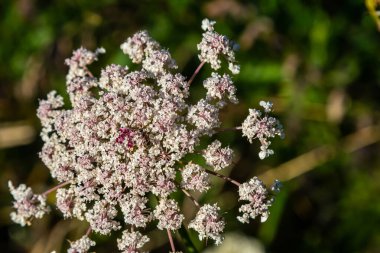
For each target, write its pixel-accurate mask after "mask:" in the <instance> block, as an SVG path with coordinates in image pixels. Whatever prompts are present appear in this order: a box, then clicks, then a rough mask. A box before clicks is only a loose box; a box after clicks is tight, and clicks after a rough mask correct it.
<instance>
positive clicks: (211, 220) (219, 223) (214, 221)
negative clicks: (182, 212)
mask: <svg viewBox="0 0 380 253" xmlns="http://www.w3.org/2000/svg"><path fill="white" fill-rule="evenodd" d="M219 211H220V208H219V207H218V206H217V205H216V204H214V205H210V204H206V205H204V206H202V207H201V208H200V209H199V211H198V213H197V215H196V216H195V218H194V220H192V221H191V222H190V224H189V228H192V229H194V230H195V231H197V232H198V233H199V239H200V240H203V239H204V238H211V239H213V240H215V243H216V244H221V243H222V240H223V237H222V236H221V233H222V232H223V230H224V226H225V222H224V220H223V218H221V217H220V215H219Z"/></svg>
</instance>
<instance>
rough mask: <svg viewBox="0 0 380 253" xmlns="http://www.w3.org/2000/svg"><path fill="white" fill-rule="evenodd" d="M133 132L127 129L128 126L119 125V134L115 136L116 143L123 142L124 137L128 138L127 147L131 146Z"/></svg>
mask: <svg viewBox="0 0 380 253" xmlns="http://www.w3.org/2000/svg"><path fill="white" fill-rule="evenodd" d="M132 138H133V132H132V131H131V130H130V129H128V128H125V127H121V128H120V129H119V136H118V137H117V138H116V142H117V143H120V144H121V143H123V142H124V141H125V139H127V140H128V144H127V145H128V148H132V147H133V139H132Z"/></svg>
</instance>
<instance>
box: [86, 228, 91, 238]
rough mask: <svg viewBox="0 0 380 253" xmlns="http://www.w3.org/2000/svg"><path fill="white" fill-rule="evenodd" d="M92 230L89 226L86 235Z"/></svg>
mask: <svg viewBox="0 0 380 253" xmlns="http://www.w3.org/2000/svg"><path fill="white" fill-rule="evenodd" d="M91 232H92V229H91V227H88V229H87V231H86V236H87V237H88V236H89V235H90V234H91Z"/></svg>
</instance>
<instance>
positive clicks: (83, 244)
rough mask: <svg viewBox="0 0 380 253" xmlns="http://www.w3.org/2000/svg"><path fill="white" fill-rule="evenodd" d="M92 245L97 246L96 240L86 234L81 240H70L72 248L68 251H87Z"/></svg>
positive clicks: (73, 252)
mask: <svg viewBox="0 0 380 253" xmlns="http://www.w3.org/2000/svg"><path fill="white" fill-rule="evenodd" d="M92 246H95V242H94V241H92V240H91V239H90V238H88V236H87V235H84V236H82V238H80V239H79V240H76V241H74V242H70V248H69V249H68V250H67V253H87V252H88V250H89V249H90V248H91V247H92Z"/></svg>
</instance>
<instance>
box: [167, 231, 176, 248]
mask: <svg viewBox="0 0 380 253" xmlns="http://www.w3.org/2000/svg"><path fill="white" fill-rule="evenodd" d="M166 231H168V237H169V242H170V247H171V248H172V251H173V253H175V246H174V241H173V237H172V233H171V232H170V230H169V229H166Z"/></svg>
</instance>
